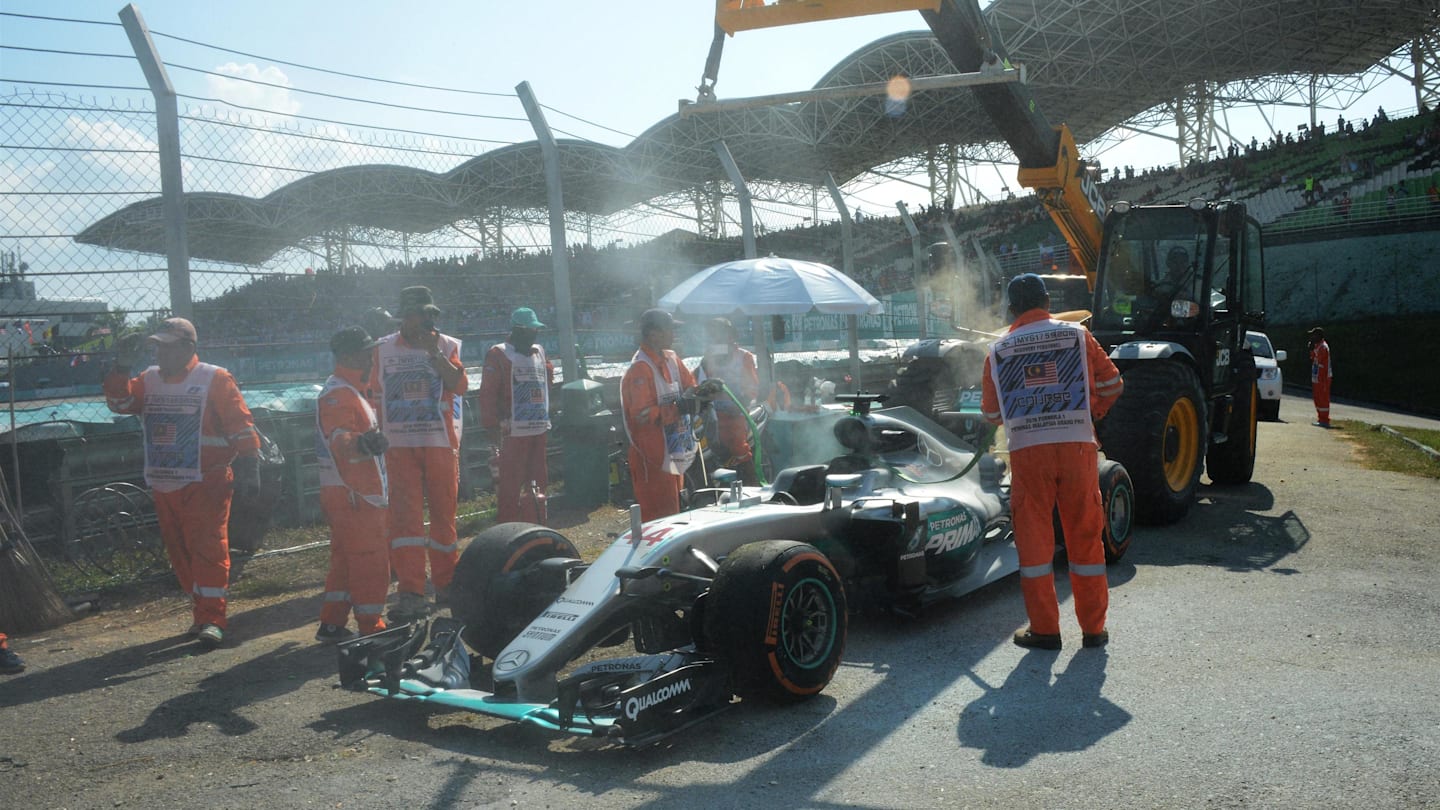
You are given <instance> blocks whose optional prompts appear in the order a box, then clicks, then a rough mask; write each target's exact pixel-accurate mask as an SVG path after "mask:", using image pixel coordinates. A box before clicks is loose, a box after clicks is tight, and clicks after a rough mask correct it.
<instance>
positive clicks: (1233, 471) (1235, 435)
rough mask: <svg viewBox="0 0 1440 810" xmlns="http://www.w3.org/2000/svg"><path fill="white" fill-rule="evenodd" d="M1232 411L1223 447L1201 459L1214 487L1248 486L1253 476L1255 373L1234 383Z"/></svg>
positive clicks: (1244, 372) (1256, 400)
mask: <svg viewBox="0 0 1440 810" xmlns="http://www.w3.org/2000/svg"><path fill="white" fill-rule="evenodd" d="M1235 387H1236V395H1235V409H1234V411H1232V412H1231V414H1230V432H1229V433H1227V434H1226V436H1227V438H1226V440H1225V442H1224V444H1217V445H1215V446H1213V447H1211V448H1210V452H1209V453H1208V454H1207V455H1206V458H1205V467H1206V470H1207V471H1208V472H1209V473H1210V480H1211V481H1214V482H1215V483H1217V484H1225V485H1237V484H1248V483H1250V479H1251V478H1252V477H1253V476H1254V474H1255V438H1256V435H1257V433H1258V429H1257V427H1256V424H1257V418H1258V416H1259V414H1258V413H1257V412H1256V411H1257V408H1256V405H1257V404H1258V403H1259V400H1260V394H1259V392H1258V391H1257V390H1256V389H1255V369H1254V366H1251V367H1250V369H1249V370H1248V371H1242V372H1241V374H1240V379H1239V380H1237V381H1236V385H1235Z"/></svg>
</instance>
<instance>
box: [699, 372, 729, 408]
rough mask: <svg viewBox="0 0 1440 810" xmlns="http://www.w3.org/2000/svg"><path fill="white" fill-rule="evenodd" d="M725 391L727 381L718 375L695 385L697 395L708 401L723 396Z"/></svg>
mask: <svg viewBox="0 0 1440 810" xmlns="http://www.w3.org/2000/svg"><path fill="white" fill-rule="evenodd" d="M724 393H725V381H724V380H722V379H719V378H718V377H711V378H710V379H708V380H706V381H705V382H702V383H700V384H699V385H697V386H695V396H697V397H699V398H700V399H702V400H705V401H706V402H709V401H710V400H712V399H715V398H717V397H720V396H722V395H723V394H724Z"/></svg>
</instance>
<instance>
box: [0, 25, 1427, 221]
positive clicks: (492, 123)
mask: <svg viewBox="0 0 1440 810" xmlns="http://www.w3.org/2000/svg"><path fill="white" fill-rule="evenodd" d="M136 6H137V8H138V9H139V11H140V14H141V16H142V17H143V18H144V20H145V22H146V24H147V25H148V27H149V28H150V30H151V31H152V32H157V33H161V34H166V35H169V36H168V37H156V38H155V42H156V44H157V46H158V48H159V50H160V53H161V56H162V58H163V59H164V61H165V62H166V63H167V64H170V65H172V66H177V65H183V66H186V67H189V68H199V69H201V70H206V71H211V72H212V73H216V74H225V75H236V76H243V77H248V78H254V79H259V80H262V81H267V82H271V83H273V84H279V85H285V86H288V87H290V88H293V89H291V90H283V89H276V88H267V87H259V86H255V85H246V84H240V83H237V82H232V81H226V80H224V79H221V78H217V77H216V76H214V75H205V74H202V73H199V72H196V71H193V70H187V69H180V68H176V67H172V68H171V70H170V76H171V79H172V81H173V82H174V83H175V85H176V88H177V90H178V92H179V93H181V94H182V96H183V95H188V96H192V97H194V98H198V99H222V100H224V101H227V102H231V103H237V104H243V105H246V106H250V107H255V108H260V109H265V110H271V111H273V114H272V115H271V116H270V117H271V118H272V119H273V120H282V121H283V120H286V119H285V116H288V115H303V116H314V117H319V118H325V119H329V120H334V121H342V122H351V123H357V124H363V125H365V126H371V127H373V126H384V127H395V128H399V129H404V130H408V131H412V132H421V133H433V134H435V135H439V136H444V137H445V138H452V139H459V138H463V139H474V140H473V141H471V140H466V141H462V142H460V144H461V146H463V147H465V148H466V149H469V148H472V147H473V149H474V151H475V152H476V153H478V152H479V151H482V150H484V149H487V148H495V147H498V146H502V145H504V144H507V143H515V142H522V141H529V140H532V139H533V137H534V135H533V131H532V130H531V128H530V125H529V123H528V122H527V121H526V120H525V116H524V111H523V108H522V106H521V104H520V102H519V101H518V99H517V98H516V96H515V87H516V85H517V84H519V83H520V82H528V83H529V84H530V87H531V89H532V90H533V92H534V93H535V95H536V97H537V99H538V100H539V102H540V103H541V104H542V105H544V106H545V107H546V115H547V118H548V120H549V124H550V126H551V127H552V129H554V130H555V131H556V133H557V135H560V136H562V137H565V136H569V137H577V138H585V139H590V140H594V141H598V142H601V143H605V144H609V145H614V146H620V145H624V144H626V143H628V142H629V141H630V140H632V139H633V138H634V137H635V136H637V135H639V134H640V133H642V132H643V131H644V130H645V129H646V128H648V127H649V126H651V125H653V124H654V123H656V122H658V121H659V120H661V119H663V118H664V117H666V116H668V115H671V114H673V113H674V112H675V111H676V109H677V103H678V101H679V100H680V99H682V98H683V99H693V98H694V97H695V94H696V85H697V84H698V83H699V81H700V77H701V73H702V70H703V68H704V63H705V58H706V55H707V53H708V50H709V47H710V42H711V37H712V33H713V30H714V29H713V24H714V18H713V12H714V5H713V3H712V2H710V0H692V2H679V1H678V0H630V1H629V2H624V3H613V4H612V3H595V2H585V1H584V0H555V1H554V2H509V3H501V2H496V0H428V1H426V0H417V2H411V3H400V2H394V0H385V1H384V2H381V1H380V0H347V2H339V0H285V1H283V2H282V1H281V0H243V2H211V1H210V0H142V2H139V3H137V4H136ZM121 8H122V4H121V3H120V2H117V1H116V0H108V1H106V2H100V1H98V0H0V11H3V12H7V13H11V14H27V15H38V16H46V17H63V18H73V19H83V20H93V21H99V22H104V23H115V22H118V20H119V18H118V16H117V14H118V12H119V10H120V9H121ZM923 29H925V25H924V22H923V20H922V19H921V18H920V16H919V15H918V14H917V13H915V12H913V11H912V12H902V13H895V14H886V15H877V16H868V17H858V18H853V19H848V20H837V21H830V22H822V23H813V24H807V25H797V26H790V27H786V28H780V29H772V30H759V31H749V32H742V33H741V34H740V35H738V36H736V37H733V38H730V39H728V40H727V41H726V43H725V52H724V57H723V59H722V61H721V65H720V72H719V82H718V84H717V88H716V89H717V92H718V95H719V96H720V97H721V98H734V97H744V96H754V95H763V94H771V93H781V92H790V91H795V90H802V89H807V88H809V87H812V86H813V85H814V84H815V83H816V82H817V81H818V80H819V79H820V78H821V77H822V76H823V75H824V74H825V73H826V72H827V71H828V70H829V69H830V68H831V67H833V66H834V65H835V64H836V63H837V62H840V61H841V60H842V59H844V57H846V56H847V55H848V54H850V53H851V52H853V51H855V50H856V49H858V48H860V47H862V46H864V45H866V44H868V43H870V42H872V41H874V40H876V39H879V38H881V37H883V36H886V35H889V34H892V33H896V32H900V31H915V30H923ZM174 37H179V38H183V39H190V40H195V41H197V42H201V43H205V44H207V45H213V46H220V47H221V48H226V49H230V50H233V51H240V52H243V53H244V54H247V55H241V54H236V53H226V52H224V51H221V50H217V49H215V48H211V47H202V46H199V45H194V44H190V43H186V42H181V41H178V40H176V39H174ZM0 44H3V45H6V46H10V47H9V48H7V49H0V80H3V81H0V95H3V94H7V93H11V92H13V91H15V90H16V89H17V88H21V87H28V86H35V85H33V83H35V82H58V83H75V84H80V85H87V86H91V89H85V88H73V87H72V88H67V87H55V88H54V89H56V90H58V91H63V92H66V93H69V94H83V95H86V96H97V97H99V98H100V99H102V100H104V99H110V98H115V97H119V98H122V99H123V98H127V97H139V98H145V97H147V96H148V93H145V92H143V91H141V92H136V91H129V90H115V89H107V88H94V87H93V86H94V85H115V86H121V87H124V86H130V87H143V86H144V78H143V76H142V74H141V71H140V69H139V66H138V65H137V64H136V62H135V61H134V60H133V59H115V58H102V57H86V56H73V55H58V54H49V53H39V52H36V51H33V50H16V49H15V48H17V47H18V48H29V49H56V50H67V51H77V52H90V53H102V54H106V53H108V54H129V53H130V47H129V42H128V40H127V39H126V37H125V35H124V31H123V29H122V28H120V27H118V26H114V25H76V24H72V23H60V22H51V21H46V20H38V19H25V18H19V17H13V16H12V17H0ZM261 57H264V58H261ZM272 60H281V61H284V62H291V63H297V64H299V65H308V66H315V67H323V68H326V69H328V70H331V71H339V72H343V73H351V74H357V75H360V76H367V77H376V78H384V79H389V80H392V81H399V82H410V83H415V84H425V85H432V86H438V87H446V88H456V89H463V90H466V91H470V92H468V93H465V94H459V93H453V92H439V91H430V90H419V89H414V88H401V87H393V86H386V85H383V84H376V83H372V82H365V81H361V80H358V79H354V78H346V77H338V76H332V75H327V74H324V73H318V72H314V71H310V70H306V69H303V68H301V67H296V66H294V65H286V64H278V63H277V62H276V61H272ZM301 90H307V91H317V92H321V93H330V94H333V95H340V96H344V95H351V96H360V97H363V98H366V99H370V100H374V101H382V102H387V103H390V104H394V105H405V106H409V107H424V108H432V109H444V110H452V111H460V112H463V113H465V114H464V115H442V114H431V113H421V112H416V111H414V110H402V109H398V108H394V107H381V106H376V105H374V104H359V103H355V102H351V101H345V100H342V99H337V98H327V97H322V96H318V95H313V94H310V93H304V92H299V91H301ZM1371 95H1372V96H1373V98H1371V97H1367V98H1366V99H1365V100H1364V101H1362V102H1361V103H1359V104H1357V105H1356V110H1357V113H1358V114H1364V115H1366V116H1368V115H1369V114H1371V113H1373V111H1374V108H1375V105H1376V104H1384V105H1385V107H1386V109H1387V110H1391V111H1399V110H1403V109H1406V108H1413V106H1414V94H1413V92H1412V91H1411V90H1409V88H1408V87H1407V86H1405V85H1404V83H1403V82H1397V81H1392V82H1389V83H1387V84H1386V85H1385V86H1384V87H1382V88H1381V89H1380V90H1377V91H1376V92H1375V93H1372V94H1371ZM195 103H199V102H195ZM0 112H3V114H4V115H5V116H8V118H7V119H4V120H0V127H16V126H20V127H23V125H24V123H23V121H22V120H19V119H18V118H17V116H21V115H23V113H20V112H16V111H14V110H3V111H0ZM1270 115H1271V119H1272V120H1273V121H1274V123H1275V125H1276V126H1277V127H1279V128H1282V129H1289V130H1291V131H1293V130H1294V124H1295V123H1297V122H1299V121H1302V120H1304V119H1305V115H1306V114H1305V113H1304V111H1302V110H1297V109H1279V110H1271V111H1270ZM1247 117H1248V122H1247ZM1325 118H1326V119H1328V120H1331V121H1333V119H1334V114H1333V113H1329V114H1326V115H1325ZM1229 123H1230V126H1231V127H1232V128H1233V129H1234V130H1235V131H1239V132H1246V133H1254V134H1258V135H1259V136H1260V137H1261V138H1262V139H1263V138H1264V136H1265V135H1266V134H1267V130H1266V129H1265V126H1266V124H1265V121H1264V120H1263V119H1261V118H1260V117H1259V116H1258V115H1253V114H1251V113H1232V114H1231V115H1230V118H1229ZM0 132H3V129H0ZM87 137H89V138H90V139H91V141H98V140H100V139H102V138H103V139H104V140H105V141H106V142H109V143H119V144H126V143H129V142H131V141H135V140H136V138H135V137H134V136H133V133H128V132H126V131H124V128H123V127H114V128H109V129H106V130H105V131H102V132H98V133H97V132H92V133H88V135H87ZM136 145H139V144H136ZM1176 157H1177V155H1176V151H1175V147H1174V145H1173V144H1172V143H1170V142H1168V141H1165V140H1163V139H1159V138H1151V137H1147V136H1135V137H1131V138H1129V139H1128V140H1127V141H1126V142H1125V143H1124V145H1123V146H1122V147H1120V148H1119V149H1116V150H1112V154H1110V155H1106V156H1104V159H1105V162H1106V163H1107V164H1109V165H1114V164H1130V165H1134V166H1137V167H1143V166H1152V165H1162V164H1170V163H1174V162H1175V160H1176ZM0 160H3V157H0ZM262 162H263V161H262ZM357 162H364V161H357ZM460 162H462V158H458V157H457V158H456V159H455V160H454V163H455V164H458V163H460ZM446 168H448V167H446ZM4 173H6V174H11V175H12V176H14V175H18V173H17V172H13V171H12V172H4ZM1013 176H1014V170H1013V168H1010V167H1000V168H999V169H998V170H997V169H995V168H990V167H986V168H983V169H977V170H976V171H975V173H974V175H973V177H972V180H973V182H975V183H976V184H977V185H979V186H980V187H981V188H982V189H985V190H986V191H987V192H988V193H990V194H995V195H998V194H999V188H1000V187H1001V186H1003V185H1007V184H1010V185H1013V182H1012V181H1013ZM15 182H20V181H18V180H14V179H6V178H4V177H0V193H3V192H4V191H5V190H6V184H7V183H15ZM203 182H204V178H203V177H199V176H198V175H197V183H199V184H203ZM277 182H278V181H277ZM155 184H156V186H157V187H158V181H155ZM196 185H197V184H192V183H191V181H190V180H189V174H188V172H187V188H192V189H193V188H195V187H196ZM13 187H14V186H12V188H13ZM211 190H231V191H236V192H238V193H251V192H249V191H248V190H246V189H224V188H216V189H211ZM853 193H854V194H855V195H857V196H856V198H855V199H854V200H852V203H851V205H852V208H853V207H857V206H860V207H863V208H864V209H865V211H866V212H867V213H871V212H879V211H882V210H885V209H887V208H888V209H890V210H893V208H892V206H893V205H894V203H895V200H896V199H905V200H907V202H909V203H910V204H911V205H912V206H913V205H918V204H920V203H923V202H926V201H928V195H927V193H926V192H925V190H924V189H923V188H920V187H917V186H907V185H903V184H885V185H878V186H873V187H869V188H863V189H855V190H854V192H853ZM13 214H14V212H13V211H7V210H6V206H4V205H3V204H0V237H3V236H5V235H6V233H7V232H10V233H11V234H13V229H12V223H13ZM57 227H65V225H64V223H60V224H57ZM72 232H73V231H72ZM0 241H5V240H3V239H0ZM7 249H8V247H7Z"/></svg>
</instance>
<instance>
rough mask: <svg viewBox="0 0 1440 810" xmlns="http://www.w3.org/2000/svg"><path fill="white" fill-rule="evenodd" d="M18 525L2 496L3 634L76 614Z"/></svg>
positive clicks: (0, 573) (21, 631)
mask: <svg viewBox="0 0 1440 810" xmlns="http://www.w3.org/2000/svg"><path fill="white" fill-rule="evenodd" d="M19 526H20V523H19V521H17V520H16V519H15V515H14V514H13V513H11V511H10V505H9V503H7V502H6V501H5V499H4V498H3V497H0V631H3V632H5V633H15V634H24V633H34V632H38V631H40V630H48V629H50V628H52V627H56V626H58V625H61V624H64V623H65V622H68V621H70V620H71V619H72V618H74V614H73V613H72V612H71V610H70V608H69V606H68V605H66V604H65V600H64V599H62V598H61V597H60V593H59V591H57V590H56V589H55V583H54V582H53V581H51V579H50V573H49V572H48V571H46V570H45V564H44V563H43V562H41V560H40V556H39V555H38V554H36V553H35V547H34V546H32V545H30V541H29V540H28V539H27V538H26V537H25V532H24V530H23V529H21V528H19ZM12 533H13V534H14V537H12V536H11V534H12Z"/></svg>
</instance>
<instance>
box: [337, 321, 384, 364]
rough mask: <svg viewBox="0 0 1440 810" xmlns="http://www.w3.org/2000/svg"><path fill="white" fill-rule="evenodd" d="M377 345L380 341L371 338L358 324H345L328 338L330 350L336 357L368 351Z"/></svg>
mask: <svg viewBox="0 0 1440 810" xmlns="http://www.w3.org/2000/svg"><path fill="white" fill-rule="evenodd" d="M378 345H380V341H378V340H374V339H372V338H371V337H370V333H369V332H366V331H365V330H364V329H363V328H362V327H359V326H347V327H345V328H344V329H341V330H340V331H339V332H336V333H335V335H334V336H333V337H331V338H330V351H331V353H333V354H334V355H335V356H336V357H341V356H343V355H347V354H359V353H360V352H368V351H370V350H371V349H373V348H375V347H376V346H378Z"/></svg>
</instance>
